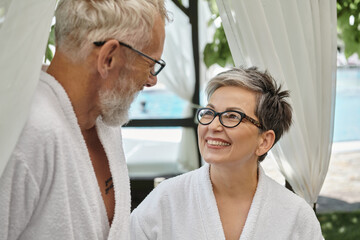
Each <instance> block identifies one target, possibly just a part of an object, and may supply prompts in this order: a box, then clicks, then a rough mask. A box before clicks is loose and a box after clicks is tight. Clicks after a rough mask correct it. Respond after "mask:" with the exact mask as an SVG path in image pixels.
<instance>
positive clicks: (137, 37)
mask: <svg viewBox="0 0 360 240" xmlns="http://www.w3.org/2000/svg"><path fill="white" fill-rule="evenodd" d="M158 14H159V15H160V16H161V18H162V19H163V20H164V21H165V19H168V15H167V11H166V9H165V4H164V0H60V1H59V4H58V6H57V9H56V11H55V18H56V23H55V39H56V46H57V48H59V49H61V51H63V52H65V53H66V54H67V55H68V56H69V57H71V58H72V59H74V60H81V59H84V58H85V57H86V56H87V55H88V54H89V52H90V51H89V50H90V49H91V47H93V46H92V43H93V42H94V41H104V40H107V39H110V38H114V39H117V40H119V41H124V42H125V43H128V44H131V45H132V46H133V47H135V48H138V49H142V48H143V47H144V46H146V45H147V44H149V42H150V40H151V38H152V31H151V30H152V27H153V25H154V21H155V18H156V17H157V15H158Z"/></svg>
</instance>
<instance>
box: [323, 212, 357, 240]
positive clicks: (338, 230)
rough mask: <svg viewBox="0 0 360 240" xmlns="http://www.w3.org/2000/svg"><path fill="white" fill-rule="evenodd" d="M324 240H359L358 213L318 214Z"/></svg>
mask: <svg viewBox="0 0 360 240" xmlns="http://www.w3.org/2000/svg"><path fill="white" fill-rule="evenodd" d="M318 219H319V222H320V225H321V230H322V233H323V236H324V238H325V239H326V240H335V239H336V240H338V239H341V240H353V239H360V211H354V212H335V213H326V214H318Z"/></svg>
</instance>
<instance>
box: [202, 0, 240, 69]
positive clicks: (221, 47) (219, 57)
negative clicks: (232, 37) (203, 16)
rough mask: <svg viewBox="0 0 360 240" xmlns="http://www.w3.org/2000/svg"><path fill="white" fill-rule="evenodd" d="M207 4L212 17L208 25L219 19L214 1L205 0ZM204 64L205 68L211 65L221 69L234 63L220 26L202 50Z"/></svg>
mask: <svg viewBox="0 0 360 240" xmlns="http://www.w3.org/2000/svg"><path fill="white" fill-rule="evenodd" d="M207 1H208V4H209V8H210V11H211V13H212V17H211V19H210V20H209V22H208V25H209V26H210V25H212V24H214V22H215V20H216V19H217V18H219V17H220V15H219V10H218V8H217V5H216V1H215V0H207ZM204 63H205V65H206V67H208V68H209V67H210V66H211V65H213V64H218V65H220V66H222V67H225V66H226V65H232V66H233V65H234V61H233V59H232V56H231V52H230V48H229V44H228V42H227V39H226V36H225V31H224V28H223V26H222V24H221V26H220V27H218V28H216V30H215V33H214V36H213V41H212V42H211V43H208V44H206V46H205V49H204Z"/></svg>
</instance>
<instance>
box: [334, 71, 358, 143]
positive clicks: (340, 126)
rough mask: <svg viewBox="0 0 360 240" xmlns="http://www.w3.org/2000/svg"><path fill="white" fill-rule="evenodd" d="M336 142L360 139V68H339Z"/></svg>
mask: <svg viewBox="0 0 360 240" xmlns="http://www.w3.org/2000/svg"><path fill="white" fill-rule="evenodd" d="M333 140H334V142H344V141H358V140H360V69H359V68H338V71H337V81H336V100H335V122H334V138H333Z"/></svg>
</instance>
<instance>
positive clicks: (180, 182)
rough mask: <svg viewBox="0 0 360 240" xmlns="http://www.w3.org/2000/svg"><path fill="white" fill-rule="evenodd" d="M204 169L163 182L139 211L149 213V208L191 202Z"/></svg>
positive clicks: (146, 199)
mask: <svg viewBox="0 0 360 240" xmlns="http://www.w3.org/2000/svg"><path fill="white" fill-rule="evenodd" d="M203 171H204V169H203V167H201V168H199V169H196V170H193V171H190V172H187V173H183V174H181V175H178V176H176V177H172V178H169V179H166V180H164V181H162V182H161V183H160V184H159V185H157V187H155V188H154V189H153V190H152V191H151V192H150V193H149V194H148V195H147V196H146V198H145V199H144V200H143V201H142V202H141V204H140V205H139V206H138V209H137V211H141V209H143V210H145V211H148V210H147V209H149V208H162V207H164V206H166V207H176V206H177V204H179V203H181V204H183V203H185V202H189V201H191V200H189V199H192V198H193V197H194V196H193V195H194V191H196V188H197V183H198V182H199V179H200V178H201V175H202V172H203Z"/></svg>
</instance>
